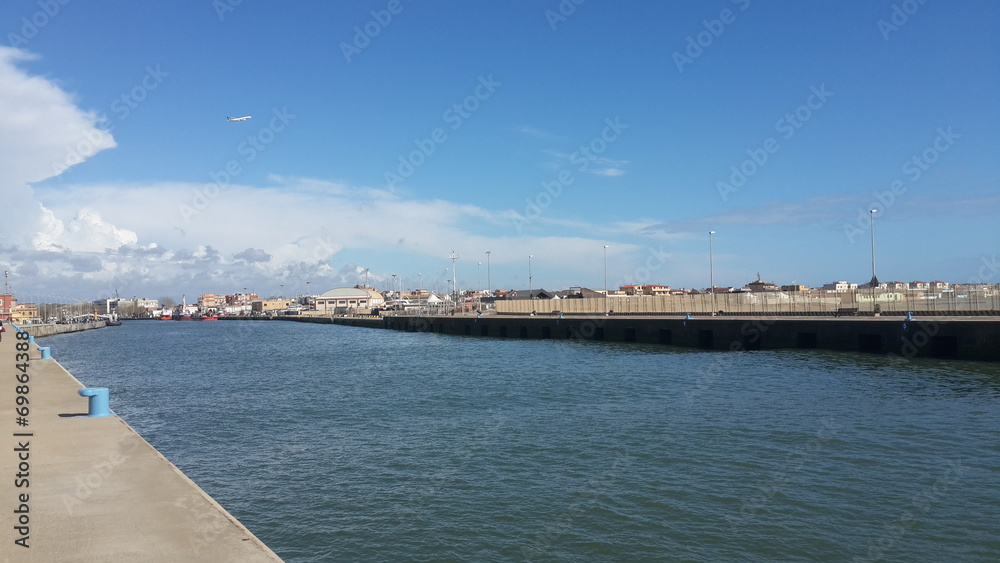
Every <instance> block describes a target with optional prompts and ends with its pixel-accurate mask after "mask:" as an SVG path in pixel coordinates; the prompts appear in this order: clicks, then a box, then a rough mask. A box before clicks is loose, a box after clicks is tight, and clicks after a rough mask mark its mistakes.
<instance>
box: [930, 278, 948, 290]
mask: <svg viewBox="0 0 1000 563" xmlns="http://www.w3.org/2000/svg"><path fill="white" fill-rule="evenodd" d="M930 286H931V291H948V288H949V287H950V286H949V284H948V282H943V281H941V280H937V281H932V282H931V283H930Z"/></svg>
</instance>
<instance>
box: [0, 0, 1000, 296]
mask: <svg viewBox="0 0 1000 563" xmlns="http://www.w3.org/2000/svg"><path fill="white" fill-rule="evenodd" d="M56 4H58V6H56ZM56 4H53V6H56V7H55V8H51V9H50V10H49V11H48V12H47V11H45V10H44V9H43V8H42V7H41V6H40V5H39V4H38V3H37V2H35V1H33V0H12V1H10V2H4V3H3V4H2V5H0V21H2V22H6V26H5V27H4V28H3V30H4V31H5V32H6V33H4V37H5V38H6V39H7V42H6V44H7V46H4V47H0V104H2V105H3V107H5V108H7V111H8V112H9V114H10V115H12V116H16V119H5V120H0V168H2V169H3V170H4V175H3V177H2V178H0V204H2V208H3V210H4V216H3V220H2V221H0V265H3V267H4V268H5V269H6V270H8V271H10V272H11V278H10V281H11V283H12V285H13V286H14V288H15V290H17V289H19V288H20V289H28V288H31V289H32V291H34V292H36V293H37V294H39V295H56V296H60V295H61V296H71V297H74V298H80V299H84V300H91V299H95V298H100V297H110V296H113V295H114V294H115V292H116V291H117V292H118V293H119V294H120V295H129V296H131V295H154V296H159V295H174V296H175V298H177V297H178V296H180V295H181V294H185V293H186V294H188V295H193V294H195V293H197V292H199V291H203V289H204V288H220V289H224V290H226V291H238V290H239V288H243V287H253V288H255V290H256V291H258V292H261V293H266V294H272V293H273V294H278V293H281V292H282V287H284V290H283V292H285V293H292V294H301V293H307V292H309V287H308V285H309V282H311V283H312V284H317V285H321V286H325V287H337V286H348V287H349V286H352V285H355V284H356V283H358V280H359V278H360V276H359V269H361V268H369V269H370V270H369V275H370V278H369V279H370V280H371V283H373V284H375V285H378V284H392V283H393V282H392V274H394V273H395V274H396V275H397V279H396V283H398V282H399V280H400V279H402V280H403V281H404V283H405V284H406V286H407V287H416V286H417V285H421V283H420V282H419V281H418V277H420V278H423V280H424V282H423V284H422V285H423V286H424V287H430V286H431V282H432V281H433V280H437V281H438V284H439V286H440V287H442V288H443V287H444V286H445V283H446V280H447V279H452V280H454V279H455V278H457V281H458V286H459V287H462V288H476V287H477V285H479V283H480V282H479V279H478V276H479V275H480V274H479V271H478V270H479V269H480V268H482V269H483V270H485V269H486V263H487V261H488V260H489V261H490V262H491V267H492V281H493V284H492V285H493V287H506V288H528V287H529V286H532V287H547V288H565V287H571V286H574V285H582V286H587V287H592V288H603V287H604V285H605V281H604V278H605V273H607V277H609V278H610V279H609V280H608V282H607V283H608V284H614V283H615V282H616V281H617V282H619V283H626V282H628V281H634V282H635V283H647V282H648V283H664V284H669V285H671V286H673V287H688V288H702V287H706V286H707V285H709V284H710V279H711V278H714V279H715V280H716V282H717V283H718V284H725V285H737V286H742V285H743V284H746V283H748V282H751V281H754V279H756V273H757V272H758V271H759V272H761V274H762V275H763V276H764V277H765V278H766V279H771V280H775V281H776V282H777V283H781V284H791V283H793V281H794V282H795V283H799V284H802V285H806V286H819V285H822V284H823V283H828V282H829V281H831V280H838V279H847V280H850V281H852V282H857V283H864V282H866V281H868V280H869V279H870V278H871V276H872V272H871V268H870V261H871V260H872V258H875V259H876V261H877V266H878V278H879V279H880V280H882V279H898V280H920V279H924V280H929V281H930V280H936V279H943V280H945V281H948V282H950V283H968V282H970V281H971V280H978V281H980V282H982V283H996V282H998V281H1000V268H998V267H997V249H996V245H995V240H994V239H995V237H991V236H989V235H990V231H989V229H990V228H991V226H992V223H993V222H994V221H995V218H996V217H997V216H998V214H1000V188H998V186H997V183H996V178H998V177H1000V162H998V161H997V160H996V159H995V158H994V155H996V154H998V153H1000V137H998V135H997V134H996V131H997V127H996V123H997V116H998V104H997V103H996V100H997V99H1000V73H998V72H993V70H995V68H996V61H995V57H993V53H996V52H997V51H998V50H1000V43H998V42H1000V33H997V32H996V28H997V22H998V21H1000V6H996V5H994V4H991V3H976V2H962V3H957V4H941V5H938V4H935V3H927V4H922V3H919V2H917V3H911V4H906V5H905V6H903V7H902V8H900V7H899V6H897V5H896V4H895V3H893V2H890V1H886V2H884V3H879V2H876V3H874V4H873V3H870V2H862V1H859V0H852V1H848V2H842V3H837V4H836V5H812V4H801V3H793V2H778V3H759V2H750V1H749V0H735V1H724V2H723V3H722V5H721V6H718V7H716V8H711V7H705V6H702V5H697V4H692V5H673V4H663V5H660V4H655V5H648V6H643V7H642V9H636V10H623V9H621V8H620V7H619V6H615V5H613V4H602V3H586V4H577V3H576V2H556V1H555V0H546V2H542V3H541V4H539V3H537V2H508V3H502V4H485V5H481V4H474V5H473V4H470V5H460V6H456V5H453V4H451V3H449V4H444V3H440V2H433V1H432V2H425V3H413V4H410V3H408V2H400V3H395V2H393V3H392V6H390V5H389V4H390V2H383V1H377V0H372V1H371V2H369V3H367V4H364V5H360V4H344V5H340V4H330V5H326V4H317V3H293V4H292V5H293V6H297V7H298V8H300V9H289V8H288V7H287V6H284V5H280V6H279V5H273V6H272V5H266V6H265V5H251V4H247V3H243V4H239V3H232V2H230V3H227V2H217V3H215V4H211V3H209V4H206V3H204V2H194V1H193V0H181V1H180V2H177V3H171V4H166V3H156V2H150V3H141V4H135V5H127V6H117V5H116V6H110V5H109V6H105V5H102V4H99V5H88V6H86V7H83V6H76V5H75V4H67V5H64V4H62V3H56ZM232 4H238V6H233V5H232ZM46 5H47V4H46ZM218 6H222V7H223V8H222V9H217V8H218ZM228 8H232V10H230V9H228ZM390 8H391V9H390ZM894 8H898V9H894ZM904 8H905V9H906V11H904V12H899V11H898V10H901V9H904ZM50 12H53V13H50ZM563 12H569V13H563ZM129 29H143V30H144V33H143V36H142V37H141V38H138V37H136V36H135V34H133V33H130V32H127V31H126V30H129ZM181 34H183V35H185V36H189V37H193V38H194V39H192V40H191V41H188V42H180V43H179V42H178V41H177V40H176V38H177V37H178V36H179V35H181ZM958 36H960V37H962V38H963V40H962V41H954V40H953V38H954V37H958ZM268 37H282V38H284V40H283V41H277V42H274V41H263V40H262V38H268ZM234 45H240V48H239V49H234V47H233V46H234ZM106 53H116V59H115V60H114V61H111V60H110V59H108V58H107V57H106V56H104V55H105V54H106ZM955 61H961V64H955ZM227 116H231V117H237V116H248V117H250V119H245V120H241V121H229V120H227V119H226V117H227ZM872 209H878V212H877V213H875V214H872V213H871V212H870V210H872ZM873 219H874V224H875V240H874V246H875V253H874V257H873V256H872V253H871V251H870V245H871V242H872V241H871V240H870V235H871V234H872V220H873ZM709 231H713V232H714V234H713V235H709ZM710 236H711V237H712V238H711V239H710ZM710 245H711V251H710ZM605 246H607V248H605ZM487 251H491V252H492V255H486V252H487ZM450 252H454V253H455V254H457V255H458V256H459V257H460V258H459V259H458V260H457V263H454V262H452V261H451V260H450V259H449V258H448V256H449V253H450ZM710 252H711V253H712V259H711V260H710V258H709V255H710ZM529 255H530V256H531V257H532V258H531V259H530V260H531V263H530V268H529V258H528V257H529ZM480 262H482V266H480V264H479V263H480ZM453 264H454V265H457V272H455V271H452V270H449V271H448V272H445V270H446V269H450V268H451V267H452V266H453ZM529 270H530V271H529ZM710 270H711V271H712V274H709V272H710ZM647 271H648V272H649V273H648V275H646V272H647ZM418 274H419V276H418ZM483 277H485V273H483ZM281 284H284V286H282V285H281ZM482 285H484V286H485V285H486V284H485V282H483V283H482Z"/></svg>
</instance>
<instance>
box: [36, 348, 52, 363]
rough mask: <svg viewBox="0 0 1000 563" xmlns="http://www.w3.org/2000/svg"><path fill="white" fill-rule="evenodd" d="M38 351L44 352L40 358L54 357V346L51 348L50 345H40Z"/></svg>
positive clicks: (49, 358) (48, 358)
mask: <svg viewBox="0 0 1000 563" xmlns="http://www.w3.org/2000/svg"><path fill="white" fill-rule="evenodd" d="M38 351H39V352H41V353H42V357H41V358H40V359H42V360H51V359H52V348H49V347H48V346H39V347H38Z"/></svg>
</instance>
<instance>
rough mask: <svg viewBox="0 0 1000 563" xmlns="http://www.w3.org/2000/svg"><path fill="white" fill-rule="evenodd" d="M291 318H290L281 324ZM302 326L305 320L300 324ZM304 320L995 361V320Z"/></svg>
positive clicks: (998, 337) (999, 335)
mask: <svg viewBox="0 0 1000 563" xmlns="http://www.w3.org/2000/svg"><path fill="white" fill-rule="evenodd" d="M289 320H291V319H289ZM302 320H305V319H302ZM311 322H332V323H335V324H341V325H349V326H359V327H372V328H388V329H395V330H403V331H410V332H436V333H440V334H451V335H464V336H481V337H482V336H485V337H499V338H534V339H549V338H552V339H580V340H595V341H607V342H637V343H647V344H666V345H673V346H682V347H688V348H699V349H704V350H734V351H738V350H775V349H819V350H839V351H850V352H866V353H873V354H888V355H893V356H896V357H902V358H946V359H960V360H979V361H1000V318H997V317H925V318H920V317H916V320H911V321H907V320H905V318H900V317H898V316H893V317H841V318H829V317H827V318H818V317H732V318H727V317H692V318H690V319H686V318H684V317H649V316H608V317H605V316H589V317H585V316H572V317H564V318H559V317H558V316H506V315H497V316H484V317H479V318H477V317H475V316H423V317H407V316H398V317H383V318H352V317H334V318H332V319H331V318H329V317H326V318H322V319H320V318H317V319H313V320H311Z"/></svg>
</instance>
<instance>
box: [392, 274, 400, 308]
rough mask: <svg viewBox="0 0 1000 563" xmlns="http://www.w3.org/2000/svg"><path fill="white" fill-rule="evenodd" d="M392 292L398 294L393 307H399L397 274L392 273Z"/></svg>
mask: <svg viewBox="0 0 1000 563" xmlns="http://www.w3.org/2000/svg"><path fill="white" fill-rule="evenodd" d="M392 292H393V293H395V294H396V299H395V300H394V301H395V302H396V303H395V307H393V309H397V308H398V307H399V292H397V291H396V274H393V275H392Z"/></svg>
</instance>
